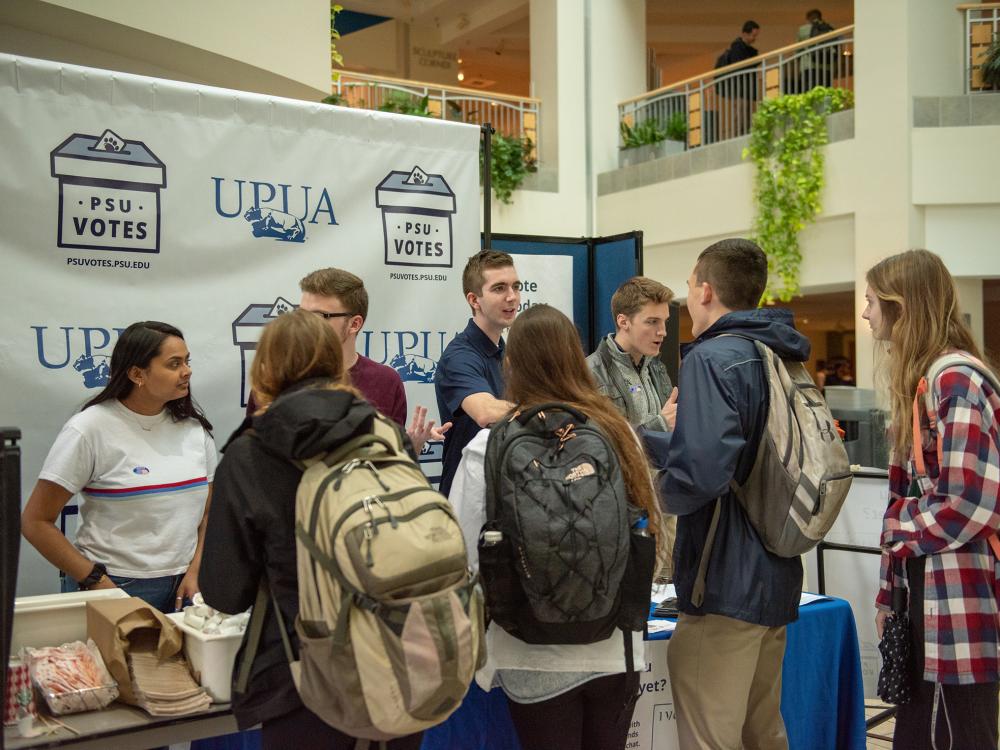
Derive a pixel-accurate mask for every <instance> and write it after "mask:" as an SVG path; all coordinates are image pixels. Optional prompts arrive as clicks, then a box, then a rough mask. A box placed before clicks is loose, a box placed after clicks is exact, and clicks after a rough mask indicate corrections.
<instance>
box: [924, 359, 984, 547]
mask: <svg viewBox="0 0 1000 750" xmlns="http://www.w3.org/2000/svg"><path fill="white" fill-rule="evenodd" d="M956 366H963V367H971V368H972V369H973V370H975V371H976V372H978V373H979V374H980V375H982V376H983V377H984V378H985V379H986V381H987V382H988V383H989V384H990V386H991V387H992V388H993V391H994V393H997V394H1000V380H998V378H997V376H996V373H994V372H993V370H991V369H990V368H989V366H987V365H986V364H985V363H984V362H982V361H980V360H978V359H976V358H975V357H973V356H972V355H970V354H960V353H958V352H951V353H949V354H944V355H942V356H940V357H938V358H937V359H936V360H934V361H933V362H932V363H931V366H930V369H928V370H927V375H925V376H924V377H922V378H920V380H919V381H918V382H917V392H916V393H915V394H914V396H913V446H912V453H913V465H914V467H915V468H916V470H917V474H919V475H921V476H927V465H926V463H925V462H924V452H923V451H922V450H921V449H920V445H921V440H920V402H921V396H923V401H924V404H923V406H924V410H925V412H926V414H927V420H928V425H933V424H934V423H935V420H936V419H937V409H938V404H937V401H936V400H935V398H934V381H936V380H937V379H938V377H939V376H940V375H941V373H943V372H944V371H945V370H947V369H948V368H949V367H956ZM935 432H936V433H937V457H938V471H940V470H941V466H942V465H943V464H944V435H943V434H942V433H941V431H940V430H935ZM989 545H990V549H992V550H993V554H994V555H995V556H996V557H997V559H1000V537H998V535H997V534H993V535H992V536H990V538H989Z"/></svg>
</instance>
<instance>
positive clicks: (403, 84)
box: [333, 71, 541, 158]
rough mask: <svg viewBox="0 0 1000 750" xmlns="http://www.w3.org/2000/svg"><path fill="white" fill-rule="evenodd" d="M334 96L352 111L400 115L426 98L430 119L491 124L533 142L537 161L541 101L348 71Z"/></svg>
mask: <svg viewBox="0 0 1000 750" xmlns="http://www.w3.org/2000/svg"><path fill="white" fill-rule="evenodd" d="M333 93H334V94H337V95H338V96H340V97H341V98H342V99H343V101H344V103H345V104H347V105H349V106H351V107H361V108H364V109H380V108H389V111H398V108H399V107H400V106H402V107H418V106H419V105H420V104H421V102H422V100H423V98H424V97H427V111H428V113H429V114H430V116H432V117H438V118H441V119H445V120H452V121H455V122H468V123H475V124H480V123H484V122H489V123H490V124H491V125H492V126H493V128H494V130H496V132H497V133H499V134H501V135H505V136H520V137H524V138H530V139H531V142H532V144H534V148H535V154H534V156H535V158H538V130H539V126H540V119H541V100H539V99H533V98H531V97H527V96H511V95H509V94H492V93H484V92H482V91H477V90H476V89H464V88H459V87H457V86H442V85H441V84H436V83H424V82H422V81H407V80H404V79H401V78H387V77H385V76H372V75H367V74H364V73H350V72H346V71H344V72H341V73H340V75H339V76H338V78H337V80H335V81H334V84H333Z"/></svg>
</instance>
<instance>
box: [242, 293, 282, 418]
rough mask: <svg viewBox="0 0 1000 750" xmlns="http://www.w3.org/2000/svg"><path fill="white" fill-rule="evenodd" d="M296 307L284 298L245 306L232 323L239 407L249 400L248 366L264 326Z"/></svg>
mask: <svg viewBox="0 0 1000 750" xmlns="http://www.w3.org/2000/svg"><path fill="white" fill-rule="evenodd" d="M296 307H297V305H295V304H293V303H291V302H289V301H288V300H287V299H285V298H284V297H278V298H277V299H276V300H275V301H274V302H271V303H265V304H252V305H249V306H247V309H246V310H244V311H243V312H241V313H240V315H239V317H238V318H236V320H234V321H233V343H234V344H236V346H238V347H239V348H240V406H244V407H245V406H246V405H247V400H248V399H249V398H250V365H252V364H253V357H254V352H255V351H257V342H258V341H260V334H261V333H262V332H263V331H264V326H266V325H267V324H268V323H270V322H271V321H272V320H274V319H275V318H277V317H278V316H279V315H283V314H284V313H286V312H290V311H292V310H294V309H295V308H296Z"/></svg>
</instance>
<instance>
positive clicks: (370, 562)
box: [365, 521, 376, 568]
mask: <svg viewBox="0 0 1000 750" xmlns="http://www.w3.org/2000/svg"><path fill="white" fill-rule="evenodd" d="M374 529H375V524H374V523H373V522H372V521H369V522H368V523H367V524H365V541H366V542H367V543H368V546H367V551H366V552H365V565H367V566H368V567H369V568H374V567H375V558H374V557H372V538H373V537H374V536H375V534H376V531H375V530H374Z"/></svg>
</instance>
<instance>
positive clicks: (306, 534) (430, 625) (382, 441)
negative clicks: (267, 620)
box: [237, 415, 486, 740]
mask: <svg viewBox="0 0 1000 750" xmlns="http://www.w3.org/2000/svg"><path fill="white" fill-rule="evenodd" d="M305 465H306V466H305V471H304V472H303V474H302V479H301V480H300V482H299V487H298V493H297V495H296V501H295V518H296V526H295V535H296V548H297V549H296V553H297V559H298V584H299V614H298V617H297V618H296V620H295V631H296V634H297V635H298V638H299V660H298V661H296V660H295V658H294V656H293V653H292V648H291V644H290V642H289V639H288V634H287V631H286V629H285V627H284V623H282V622H281V613H280V610H278V606H277V603H276V602H275V601H274V600H273V595H270V594H268V592H267V587H266V582H265V581H262V584H261V590H260V591H259V592H258V595H257V603H256V604H255V605H254V617H252V618H251V623H250V626H249V630H248V635H247V648H246V655H245V656H244V658H243V662H242V665H241V672H240V676H239V678H238V679H237V691H240V681H241V680H242V682H243V685H244V686H245V683H246V680H247V679H248V676H249V672H250V666H251V665H252V663H253V656H254V653H255V652H256V646H257V642H258V641H259V638H260V630H261V628H262V626H263V619H264V618H263V613H264V611H265V610H266V608H267V606H268V600H269V597H270V598H271V604H272V606H274V608H275V611H276V612H277V613H278V619H279V630H280V631H281V636H282V640H283V642H284V648H285V653H286V656H287V657H288V661H289V664H290V666H291V670H292V677H293V679H294V681H295V685H296V688H297V689H298V691H299V695H300V696H301V698H302V702H303V703H304V704H305V706H306V707H307V708H308V709H309V710H310V711H312V712H313V713H315V714H316V715H317V716H319V717H320V718H321V719H323V720H324V721H325V722H326V723H327V724H330V725H331V726H333V727H335V728H336V729H339V730H340V731H342V732H344V733H346V734H348V735H351V736H352V737H360V738H364V739H370V740H389V739H392V738H394V737H399V736H403V735H408V734H413V733H415V732H420V731H423V730H424V729H427V728H429V727H432V726H434V725H435V724H439V723H440V722H442V721H444V720H445V719H446V718H448V716H449V715H450V714H451V713H452V712H453V711H454V710H455V709H456V708H458V706H459V705H460V704H461V702H462V699H463V698H464V697H465V693H466V691H467V690H468V687H469V684H470V682H471V681H472V678H473V676H474V674H475V671H476V669H478V668H479V667H481V666H482V664H483V662H484V661H485V658H486V652H485V644H484V638H483V634H484V620H483V600H482V591H481V589H480V587H479V585H478V583H477V581H476V578H475V576H474V574H473V573H472V572H471V571H470V569H469V567H468V560H467V556H466V550H465V541H464V539H463V537H462V532H461V529H460V527H459V524H458V521H457V520H456V518H455V514H454V511H453V509H452V507H451V505H450V504H449V503H448V501H447V500H446V499H445V497H444V496H443V495H441V494H440V493H438V492H437V491H435V490H434V489H432V488H431V486H430V484H429V483H428V482H427V479H426V478H425V477H424V475H423V473H422V472H421V471H420V468H419V467H418V466H417V464H416V463H415V462H414V461H413V459H412V458H410V456H409V455H408V454H407V452H406V450H405V448H404V445H403V439H402V435H401V434H400V431H399V428H398V427H397V426H396V425H395V423H393V422H390V421H389V420H388V419H386V418H385V417H383V416H382V415H378V416H377V417H376V418H375V420H374V427H373V429H372V432H371V433H367V434H363V435H360V436H358V437H355V438H354V439H352V440H350V441H348V442H347V443H345V444H344V445H342V446H341V447H340V448H339V449H337V450H336V451H333V452H331V453H329V454H327V455H324V456H318V457H316V458H314V459H310V460H309V461H307V462H305ZM258 612H260V613H261V614H260V616H259V617H258V616H257V613H258Z"/></svg>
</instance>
